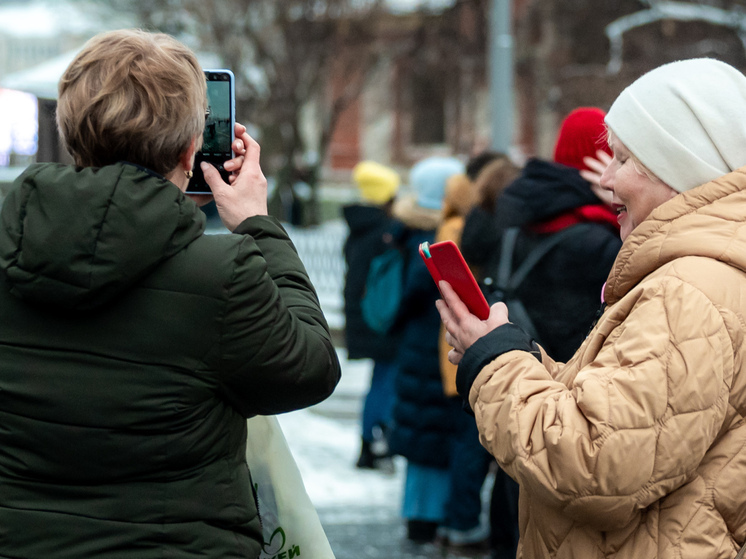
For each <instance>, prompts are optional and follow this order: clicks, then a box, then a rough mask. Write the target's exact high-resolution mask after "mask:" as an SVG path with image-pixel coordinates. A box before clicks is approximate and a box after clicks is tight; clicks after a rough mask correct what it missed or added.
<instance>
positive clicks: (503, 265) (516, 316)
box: [482, 223, 591, 345]
mask: <svg viewBox="0 0 746 559" xmlns="http://www.w3.org/2000/svg"><path fill="white" fill-rule="evenodd" d="M590 229H591V225H590V224H588V223H581V224H578V225H573V226H571V227H568V228H566V229H563V230H562V231H559V232H557V233H554V234H553V235H549V236H548V237H547V238H545V239H543V240H542V241H541V242H540V243H539V244H538V245H536V246H535V247H534V248H533V249H532V250H531V252H529V253H528V254H527V255H526V258H524V259H523V261H522V262H521V264H520V265H519V266H518V269H516V270H515V271H513V253H514V251H515V245H516V241H517V240H518V235H519V234H520V232H521V230H520V228H519V227H510V228H508V229H506V230H505V231H504V232H503V237H502V243H501V246H500V261H499V263H498V265H497V268H496V269H493V271H492V274H491V275H490V276H487V277H485V278H484V279H483V280H482V289H483V290H484V292H485V297H486V298H487V302H488V303H489V304H490V305H492V304H494V303H497V302H498V301H502V302H503V303H505V304H506V305H507V307H508V317H509V319H510V322H512V323H513V324H515V325H517V326H520V327H521V328H523V330H524V331H525V332H526V333H527V334H528V335H529V336H531V337H532V338H533V339H534V341H535V342H537V343H538V344H540V345H541V339H540V338H539V334H538V332H537V331H536V326H535V325H534V322H533V321H532V320H531V317H530V316H529V314H528V312H527V311H526V307H525V306H524V305H523V303H522V302H521V300H520V299H518V297H517V296H516V290H517V289H518V288H519V287H520V285H521V283H522V282H523V280H524V279H525V278H526V276H527V275H528V274H529V272H530V271H531V270H532V269H533V268H534V266H536V264H538V263H539V261H540V260H541V259H542V258H544V256H545V255H546V254H547V253H548V252H549V251H550V250H552V249H553V248H554V247H555V246H557V245H558V244H559V243H561V242H562V241H564V240H565V239H567V238H569V237H572V236H574V235H579V234H581V233H585V232H588V231H590Z"/></svg>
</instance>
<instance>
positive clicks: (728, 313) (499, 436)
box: [469, 167, 746, 559]
mask: <svg viewBox="0 0 746 559" xmlns="http://www.w3.org/2000/svg"><path fill="white" fill-rule="evenodd" d="M605 298H606V302H607V304H608V307H607V308H606V310H605V312H604V314H603V316H602V317H601V319H600V320H599V322H598V324H597V325H596V326H595V327H594V328H593V330H592V332H591V333H590V335H589V336H588V337H587V339H586V340H585V342H584V343H583V345H582V346H581V348H580V349H579V350H578V352H577V353H576V354H575V356H574V357H573V358H572V360H571V361H570V362H568V363H567V364H562V363H555V362H554V361H552V360H551V359H550V358H549V357H548V356H546V354H543V352H542V358H543V361H542V362H540V361H539V360H538V359H536V358H535V357H534V356H533V355H532V354H530V353H528V352H525V351H508V352H507V353H503V354H502V355H500V356H499V357H498V358H496V359H495V360H493V361H492V362H490V363H489V364H488V365H487V366H486V367H484V368H483V369H482V370H481V372H480V373H479V375H478V376H477V377H476V381H475V382H474V384H473V385H472V388H471V391H470V392H469V401H470V404H471V406H472V409H473V410H474V412H475V415H476V420H477V424H478V426H479V431H480V434H481V438H482V443H483V444H484V445H485V447H486V448H487V449H488V450H489V451H490V452H492V454H493V455H494V456H495V457H496V458H497V461H498V462H499V463H500V465H501V466H502V467H503V468H505V470H506V471H507V472H508V473H509V474H510V475H511V476H512V477H514V478H515V479H516V480H518V482H519V483H520V486H521V500H520V531H521V544H520V548H519V554H518V556H519V557H522V558H523V559H538V558H556V559H570V558H574V559H600V558H614V559H654V558H657V559H669V558H671V559H673V558H675V559H726V558H727V559H733V558H734V557H735V556H736V553H737V551H738V549H739V548H740V547H741V545H743V543H744V541H745V540H746V423H745V422H744V414H745V413H746V345H744V334H745V333H746V167H744V168H742V169H739V170H737V171H734V172H732V173H730V174H728V175H726V176H724V177H721V178H720V179H718V180H715V181H713V182H710V183H707V184H705V185H702V186H700V187H698V188H695V189H692V190H690V191H687V192H684V193H683V194H679V195H677V196H676V197H675V198H673V199H672V200H670V201H668V202H666V203H665V204H663V205H662V206H660V207H658V208H657V209H656V210H654V211H653V213H652V214H651V215H650V216H649V217H648V219H647V220H645V221H644V222H643V223H642V224H640V225H639V226H638V227H637V228H636V229H635V230H634V231H633V232H632V233H631V234H630V235H629V237H628V238H627V239H626V241H625V243H624V244H623V246H622V248H621V251H620V253H619V256H618V257H617V259H616V262H615V264H614V267H613V269H612V270H611V272H610V274H609V280H608V283H607V285H606V290H605Z"/></svg>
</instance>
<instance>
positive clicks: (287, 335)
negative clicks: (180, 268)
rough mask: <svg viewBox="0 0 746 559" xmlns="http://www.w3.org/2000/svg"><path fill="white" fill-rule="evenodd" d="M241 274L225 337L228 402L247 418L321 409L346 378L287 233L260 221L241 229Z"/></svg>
mask: <svg viewBox="0 0 746 559" xmlns="http://www.w3.org/2000/svg"><path fill="white" fill-rule="evenodd" d="M236 232H237V233H239V234H244V235H245V236H244V238H243V239H242V241H241V242H240V244H239V246H238V254H237V255H236V259H235V270H234V277H233V278H232V280H231V281H230V283H229V285H228V286H227V289H228V293H227V305H226V310H225V317H224V320H223V333H222V336H221V349H220V350H221V356H222V359H221V361H222V367H221V368H222V370H223V382H224V383H225V392H226V397H227V398H228V399H229V400H230V401H231V403H232V405H233V406H234V407H235V408H236V409H237V410H239V411H240V412H241V413H242V414H243V415H245V416H247V417H248V416H250V415H254V414H276V413H282V412H287V411H292V410H295V409H300V408H304V407H307V406H310V405H313V404H316V403H318V402H320V401H322V400H324V399H325V398H326V397H328V396H329V395H330V394H331V393H332V391H333V390H334V387H335V386H336V385H337V382H338V381H339V378H340V366H339V360H338V358H337V354H336V352H335V350H334V347H333V345H332V342H331V335H330V333H329V328H328V326H327V324H326V320H325V319H324V315H323V313H322V311H321V308H320V305H319V301H318V298H317V296H316V292H315V290H314V288H313V286H312V285H311V282H310V280H309V278H308V275H307V273H306V271H305V268H304V266H303V264H302V262H301V261H300V259H299V257H298V254H297V252H296V250H295V247H294V246H293V244H292V242H291V241H290V239H289V238H288V236H287V233H286V232H285V231H284V229H283V228H282V227H281V226H280V225H279V223H277V222H276V221H275V220H274V219H273V218H270V217H253V218H250V219H248V220H246V221H245V222H244V223H242V224H241V225H240V226H239V229H238V230H237V231H236Z"/></svg>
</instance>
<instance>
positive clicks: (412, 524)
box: [407, 520, 438, 543]
mask: <svg viewBox="0 0 746 559" xmlns="http://www.w3.org/2000/svg"><path fill="white" fill-rule="evenodd" d="M437 532H438V523H437V522H430V521H427V520H408V521H407V539H408V540H410V541H413V542H415V543H430V542H432V541H434V540H435V535H436V533H437Z"/></svg>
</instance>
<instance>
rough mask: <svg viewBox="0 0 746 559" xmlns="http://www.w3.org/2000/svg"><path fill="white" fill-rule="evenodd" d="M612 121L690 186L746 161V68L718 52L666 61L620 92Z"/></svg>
mask: <svg viewBox="0 0 746 559" xmlns="http://www.w3.org/2000/svg"><path fill="white" fill-rule="evenodd" d="M606 124H607V126H608V127H609V128H610V129H611V130H612V132H614V134H615V135H616V136H617V137H618V138H619V140H620V141H621V142H622V143H623V144H624V145H625V146H626V147H627V149H629V151H630V152H632V153H633V154H634V155H635V157H637V158H638V159H639V160H640V161H641V162H642V164H643V165H645V166H646V167H647V168H648V169H650V170H651V171H652V172H653V173H655V175H656V176H657V177H659V178H660V179H661V180H662V181H663V182H665V183H666V184H668V185H669V186H670V187H671V188H673V189H675V190H677V191H678V192H683V191H685V190H689V189H690V188H694V187H695V186H699V185H701V184H704V183H706V182H709V181H711V180H713V179H716V178H718V177H721V176H723V175H725V174H727V173H729V172H730V171H733V170H735V169H738V168H739V167H743V166H744V165H746V76H744V75H743V74H742V73H741V72H739V71H738V70H736V69H735V68H733V67H732V66H729V65H728V64H725V63H724V62H720V61H718V60H714V59H710V58H695V59H691V60H681V61H679V62H672V63H670V64H664V65H663V66H660V67H658V68H656V69H655V70H652V71H650V72H648V73H647V74H644V75H643V76H642V77H640V78H638V79H637V80H636V81H634V82H633V83H632V84H631V85H630V86H629V87H627V88H626V89H625V90H624V91H622V93H621V94H620V95H619V97H617V99H616V101H614V104H613V105H612V106H611V109H610V110H609V112H608V114H607V115H606Z"/></svg>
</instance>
